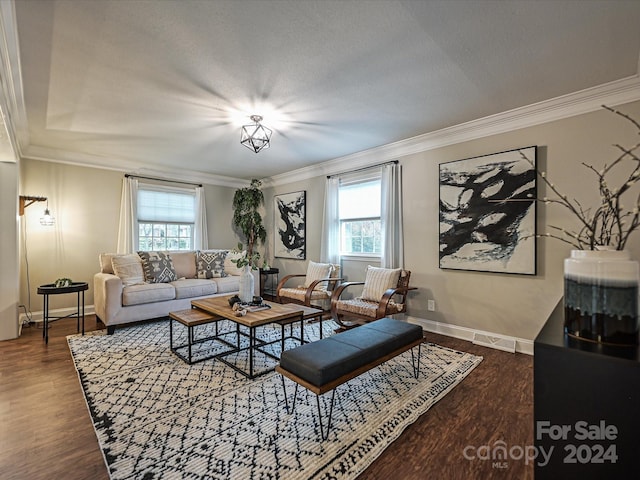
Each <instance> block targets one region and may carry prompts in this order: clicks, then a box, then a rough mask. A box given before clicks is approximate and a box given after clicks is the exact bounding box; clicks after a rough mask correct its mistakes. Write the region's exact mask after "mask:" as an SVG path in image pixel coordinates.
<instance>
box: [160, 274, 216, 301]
mask: <svg viewBox="0 0 640 480" xmlns="http://www.w3.org/2000/svg"><path fill="white" fill-rule="evenodd" d="M170 285H173V286H174V287H175V289H176V298H191V297H202V296H204V295H213V294H215V293H217V292H218V286H217V285H216V284H215V282H212V281H211V280H201V279H199V278H184V279H181V280H176V281H175V282H171V284H170Z"/></svg>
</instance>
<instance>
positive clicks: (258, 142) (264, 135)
mask: <svg viewBox="0 0 640 480" xmlns="http://www.w3.org/2000/svg"><path fill="white" fill-rule="evenodd" d="M250 118H251V120H253V122H254V123H253V124H252V125H244V126H243V127H242V131H241V134H240V143H241V144H242V145H244V146H245V147H247V148H248V149H250V150H253V151H254V152H255V153H258V152H259V151H261V150H264V149H265V148H269V143H270V141H271V134H272V133H273V132H272V131H271V129H269V128H267V127H265V126H264V125H262V124H261V123H260V122H261V121H262V117H261V116H260V115H251V117H250Z"/></svg>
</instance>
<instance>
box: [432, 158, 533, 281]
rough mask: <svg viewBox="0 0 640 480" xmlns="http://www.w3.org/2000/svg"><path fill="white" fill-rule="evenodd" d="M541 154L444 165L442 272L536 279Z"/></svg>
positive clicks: (441, 170)
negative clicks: (519, 276) (483, 273)
mask: <svg viewBox="0 0 640 480" xmlns="http://www.w3.org/2000/svg"><path fill="white" fill-rule="evenodd" d="M536 153H537V147H535V146H533V147H525V148H518V149H515V150H509V151H506V152H500V153H493V154H491V155H484V156H481V157H473V158H467V159H464V160H457V161H454V162H447V163H441V164H440V168H439V188H440V202H439V204H440V215H439V221H440V230H439V235H440V239H439V240H440V241H439V246H440V268H443V269H454V270H474V271H482V272H498V273H516V274H523V275H535V274H536V236H535V235H536V195H537V191H536V188H537V186H536V185H537V184H536Z"/></svg>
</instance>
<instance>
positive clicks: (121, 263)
mask: <svg viewBox="0 0 640 480" xmlns="http://www.w3.org/2000/svg"><path fill="white" fill-rule="evenodd" d="M111 264H112V267H113V273H114V274H115V275H117V276H118V277H120V280H122V285H124V286H127V285H137V284H140V283H144V272H143V269H142V261H141V260H140V257H139V256H138V255H136V254H135V253H131V254H129V255H114V256H112V257H111Z"/></svg>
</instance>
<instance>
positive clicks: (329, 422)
mask: <svg viewBox="0 0 640 480" xmlns="http://www.w3.org/2000/svg"><path fill="white" fill-rule="evenodd" d="M336 390H337V387H336V388H334V389H333V390H331V403H330V405H329V419H328V420H327V430H326V432H325V431H324V430H323V428H322V410H321V408H320V395H316V403H317V404H318V421H319V422H320V436H321V437H322V440H326V439H327V438H329V429H330V428H331V416H332V414H333V400H334V398H335V396H336Z"/></svg>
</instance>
